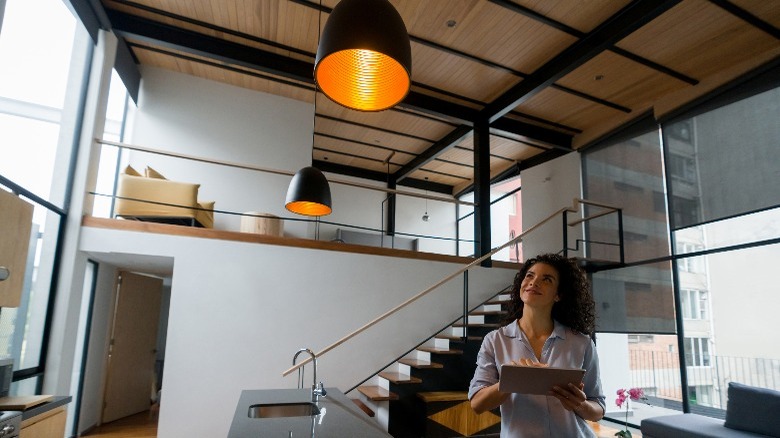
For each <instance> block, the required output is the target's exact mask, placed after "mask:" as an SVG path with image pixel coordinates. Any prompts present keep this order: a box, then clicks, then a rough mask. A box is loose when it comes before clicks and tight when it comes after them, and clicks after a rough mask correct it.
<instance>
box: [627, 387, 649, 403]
mask: <svg viewBox="0 0 780 438" xmlns="http://www.w3.org/2000/svg"><path fill="white" fill-rule="evenodd" d="M628 395H629V397H631V400H634V401H637V400H641V399H643V398H644V397H645V392H644V391H642V388H631V389H629V390H628Z"/></svg>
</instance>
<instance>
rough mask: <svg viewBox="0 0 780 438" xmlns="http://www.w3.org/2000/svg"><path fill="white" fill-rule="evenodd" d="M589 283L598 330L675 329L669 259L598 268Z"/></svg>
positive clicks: (669, 330)
mask: <svg viewBox="0 0 780 438" xmlns="http://www.w3.org/2000/svg"><path fill="white" fill-rule="evenodd" d="M591 283H592V289H593V297H594V299H595V300H596V316H597V317H598V320H597V321H598V322H597V327H596V329H597V330H598V331H599V332H617V333H675V331H676V330H675V319H674V295H673V288H672V273H671V264H670V263H668V262H664V263H654V264H647V265H642V266H635V267H630V268H621V269H612V270H608V271H602V272H597V273H595V274H593V276H592V279H591Z"/></svg>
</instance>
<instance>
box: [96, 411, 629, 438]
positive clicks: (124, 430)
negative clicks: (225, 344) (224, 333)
mask: <svg viewBox="0 0 780 438" xmlns="http://www.w3.org/2000/svg"><path fill="white" fill-rule="evenodd" d="M590 425H591V427H592V428H593V430H594V431H595V432H596V436H598V437H599V438H613V437H614V436H615V433H616V432H618V431H619V430H621V429H620V428H619V425H616V424H604V422H601V423H590ZM631 433H632V436H633V437H634V438H641V437H642V434H641V433H639V431H637V430H635V429H632V430H631ZM82 436H88V437H90V438H156V437H157V418H156V417H154V416H151V415H149V412H141V413H140V414H135V415H131V416H129V417H127V418H122V419H121V420H117V421H114V422H111V423H108V424H104V425H102V426H100V427H97V428H95V429H93V430H91V431H90V432H89V433H87V434H85V435H82Z"/></svg>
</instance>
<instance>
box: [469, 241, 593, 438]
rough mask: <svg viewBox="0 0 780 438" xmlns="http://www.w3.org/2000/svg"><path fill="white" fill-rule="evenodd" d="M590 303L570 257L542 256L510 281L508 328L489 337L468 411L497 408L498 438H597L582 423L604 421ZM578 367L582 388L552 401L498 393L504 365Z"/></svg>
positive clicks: (564, 390)
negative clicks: (592, 337) (581, 372)
mask: <svg viewBox="0 0 780 438" xmlns="http://www.w3.org/2000/svg"><path fill="white" fill-rule="evenodd" d="M595 307H596V306H595V303H594V301H593V296H592V295H591V293H590V288H589V287H588V281H587V278H586V277H585V273H584V272H583V271H582V269H580V268H579V267H578V266H577V265H576V263H575V262H574V260H573V259H567V258H565V257H563V256H560V255H557V254H543V255H540V256H538V257H536V258H532V259H530V260H527V261H526V262H525V264H524V265H523V268H522V269H521V270H520V272H519V273H518V274H517V275H516V276H515V282H514V285H513V287H512V298H511V301H510V305H509V315H508V317H507V320H508V321H510V323H509V324H507V325H505V326H503V327H501V328H499V329H498V330H494V331H492V332H490V333H488V335H487V336H485V339H484V340H483V341H482V347H481V348H480V351H479V355H478V356H477V369H476V371H475V372H474V378H473V379H472V380H471V386H470V387H469V400H471V407H472V408H473V409H474V411H476V412H477V413H482V412H485V411H488V410H491V409H495V408H497V407H499V406H500V407H501V437H502V438H503V437H595V436H596V435H595V434H594V433H593V431H592V430H591V429H590V427H589V426H588V424H587V423H586V421H585V420H591V421H598V420H600V419H601V418H602V417H603V416H604V410H605V404H604V394H602V392H601V381H600V378H599V366H598V356H597V354H596V347H595V344H594V343H593V341H592V340H591V336H592V335H593V333H594V331H595V319H596V317H595ZM504 364H514V365H523V366H534V367H544V366H553V367H562V368H583V369H585V370H586V372H585V376H584V377H583V381H582V383H580V384H579V385H574V384H569V385H568V387H558V386H556V387H554V388H551V391H550V395H549V396H544V395H524V394H511V393H503V392H500V391H499V390H498V379H499V370H500V369H501V365H504Z"/></svg>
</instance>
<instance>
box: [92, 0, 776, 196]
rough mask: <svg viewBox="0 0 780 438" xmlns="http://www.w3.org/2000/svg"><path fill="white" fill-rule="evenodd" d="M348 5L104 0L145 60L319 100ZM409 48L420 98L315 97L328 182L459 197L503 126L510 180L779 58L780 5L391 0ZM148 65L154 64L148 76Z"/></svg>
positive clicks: (495, 173)
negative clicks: (348, 102)
mask: <svg viewBox="0 0 780 438" xmlns="http://www.w3.org/2000/svg"><path fill="white" fill-rule="evenodd" d="M337 2H338V0H322V2H321V6H320V2H319V1H314V0H312V1H308V0H219V1H217V0H211V1H210V0H189V1H186V2H185V1H176V2H174V1H170V0H133V1H129V0H102V6H103V7H104V8H105V15H106V16H107V17H108V19H109V21H110V23H111V27H112V28H113V30H114V32H115V33H116V34H117V35H118V36H119V37H120V39H121V40H122V41H124V42H125V43H126V44H127V46H128V48H129V49H130V52H131V54H132V56H133V57H134V60H135V61H136V63H137V64H140V65H142V66H150V67H159V68H163V69H168V70H173V71H177V72H181V73H186V74H190V75H195V76H198V77H203V78H206V79H210V80H215V81H220V82H225V83H228V84H232V85H236V86H239V87H245V88H249V89H252V90H257V91H262V92H266V93H272V94H276V95H280V96H285V97H288V98H291V99H296V100H301V101H305V102H311V103H314V99H315V92H314V85H313V80H312V77H311V76H312V69H313V62H314V54H315V52H316V49H317V41H318V29H319V28H321V27H322V26H324V24H325V21H326V20H327V18H328V13H329V12H330V11H331V9H332V8H333V7H334V6H335V5H336V3H337ZM391 2H392V3H393V5H394V6H395V7H396V9H397V10H398V11H399V13H400V14H401V16H402V17H403V19H404V22H405V23H406V26H407V29H408V31H409V34H410V37H411V40H412V59H413V66H412V81H413V86H412V91H411V92H410V94H409V96H408V97H407V99H406V100H405V101H404V102H402V103H401V104H400V105H398V106H397V107H396V108H393V109H390V110H386V111H383V112H380V113H361V112H357V111H351V110H348V109H346V108H343V107H341V106H339V105H337V104H335V103H333V102H331V101H330V100H329V99H328V98H327V97H326V96H324V95H323V94H322V93H317V94H316V99H317V104H316V114H317V116H316V121H315V122H314V123H315V125H314V126H315V128H314V131H315V135H314V136H313V137H314V144H313V148H312V159H313V162H314V164H315V165H316V166H318V167H321V168H323V169H324V170H328V171H331V172H337V173H344V174H350V175H356V176H362V177H365V178H372V179H377V180H381V181H386V180H387V179H388V178H389V177H391V178H393V179H395V180H397V181H398V184H400V185H409V186H416V187H425V188H427V189H429V190H435V191H439V192H444V193H450V194H459V193H463V192H464V191H468V190H470V188H471V187H472V181H473V178H474V169H473V162H474V156H473V143H474V141H473V136H472V126H473V123H474V121H475V120H488V121H489V122H490V126H491V131H490V160H489V161H490V175H491V177H493V178H496V179H498V178H505V177H507V176H512V175H516V174H517V173H518V172H519V171H520V170H522V169H524V168H527V167H529V166H533V165H536V164H538V163H541V162H544V161H545V160H548V159H551V158H555V157H557V156H560V155H562V154H565V153H568V152H571V151H572V150H576V149H578V148H580V147H583V146H587V145H589V144H592V143H593V142H594V141H597V140H598V139H599V138H602V137H604V136H605V135H608V134H609V133H610V132H613V131H614V130H616V129H618V128H620V127H621V126H623V125H625V124H627V123H629V122H631V121H632V120H634V119H637V118H639V117H642V116H645V115H647V114H648V113H652V114H654V115H655V116H656V117H660V116H662V115H663V114H664V113H668V112H670V111H673V110H674V109H676V108H678V107H680V106H682V105H684V104H686V103H688V102H690V101H692V100H694V99H696V98H699V97H701V96H703V95H706V94H708V93H710V92H712V90H715V89H717V88H718V87H720V86H722V85H724V84H726V83H729V82H730V81H733V80H735V79H738V78H739V77H740V76H742V75H745V74H747V73H749V72H751V71H753V70H755V69H756V68H758V67H760V66H762V65H766V64H768V63H770V62H776V61H777V59H778V56H779V55H780V32H779V31H778V26H780V2H777V1H765V0H682V1H661V0H636V1H629V0H599V1H589V2H582V1H573V0H490V1H488V0H425V1H420V0H391ZM141 70H142V69H141Z"/></svg>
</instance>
